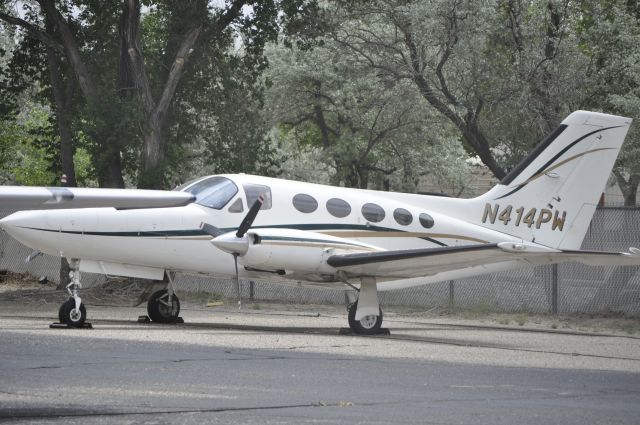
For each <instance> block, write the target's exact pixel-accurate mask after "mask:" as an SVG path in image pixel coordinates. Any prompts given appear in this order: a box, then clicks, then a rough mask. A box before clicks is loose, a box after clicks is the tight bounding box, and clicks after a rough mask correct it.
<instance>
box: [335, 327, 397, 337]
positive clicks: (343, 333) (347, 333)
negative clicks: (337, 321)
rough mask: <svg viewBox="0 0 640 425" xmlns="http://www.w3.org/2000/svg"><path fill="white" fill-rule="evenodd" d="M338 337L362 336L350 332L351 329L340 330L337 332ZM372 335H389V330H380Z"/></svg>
mask: <svg viewBox="0 0 640 425" xmlns="http://www.w3.org/2000/svg"><path fill="white" fill-rule="evenodd" d="M338 335H358V336H359V335H364V334H359V333H355V332H354V331H352V330H351V328H340V330H339V331H338ZM373 335H391V331H390V330H389V328H380V330H379V331H378V332H376V333H375V334H373Z"/></svg>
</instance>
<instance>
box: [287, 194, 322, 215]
mask: <svg viewBox="0 0 640 425" xmlns="http://www.w3.org/2000/svg"><path fill="white" fill-rule="evenodd" d="M293 206H294V207H295V209H297V210H298V211H300V212H303V213H306V214H309V213H312V212H314V211H315V210H317V209H318V201H316V199H315V198H314V197H313V196H311V195H307V194H304V193H298V194H297V195H296V196H294V197H293Z"/></svg>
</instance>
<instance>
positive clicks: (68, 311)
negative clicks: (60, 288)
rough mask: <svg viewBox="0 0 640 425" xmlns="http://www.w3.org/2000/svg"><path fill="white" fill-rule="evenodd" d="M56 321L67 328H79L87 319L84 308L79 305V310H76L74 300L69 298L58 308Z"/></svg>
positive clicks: (82, 305)
mask: <svg viewBox="0 0 640 425" xmlns="http://www.w3.org/2000/svg"><path fill="white" fill-rule="evenodd" d="M58 319H59V320H60V323H64V324H66V325H67V326H71V327H73V328H81V327H83V326H84V322H85V320H86V319H87V309H86V308H85V307H84V304H80V308H76V300H75V299H73V298H69V299H68V300H67V301H65V302H64V303H63V304H62V305H61V306H60V310H58Z"/></svg>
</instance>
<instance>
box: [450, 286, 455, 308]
mask: <svg viewBox="0 0 640 425" xmlns="http://www.w3.org/2000/svg"><path fill="white" fill-rule="evenodd" d="M454 295H455V288H454V283H453V280H450V281H449V307H451V308H453V304H454Z"/></svg>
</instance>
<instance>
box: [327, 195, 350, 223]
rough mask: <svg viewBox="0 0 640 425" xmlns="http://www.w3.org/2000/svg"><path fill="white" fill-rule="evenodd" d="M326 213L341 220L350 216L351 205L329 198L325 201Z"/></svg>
mask: <svg viewBox="0 0 640 425" xmlns="http://www.w3.org/2000/svg"><path fill="white" fill-rule="evenodd" d="M327 211H329V214H331V215H332V216H334V217H338V218H343V217H346V216H348V215H349V214H351V205H349V204H348V203H347V201H344V200H342V199H339V198H331V199H329V200H328V201H327Z"/></svg>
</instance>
